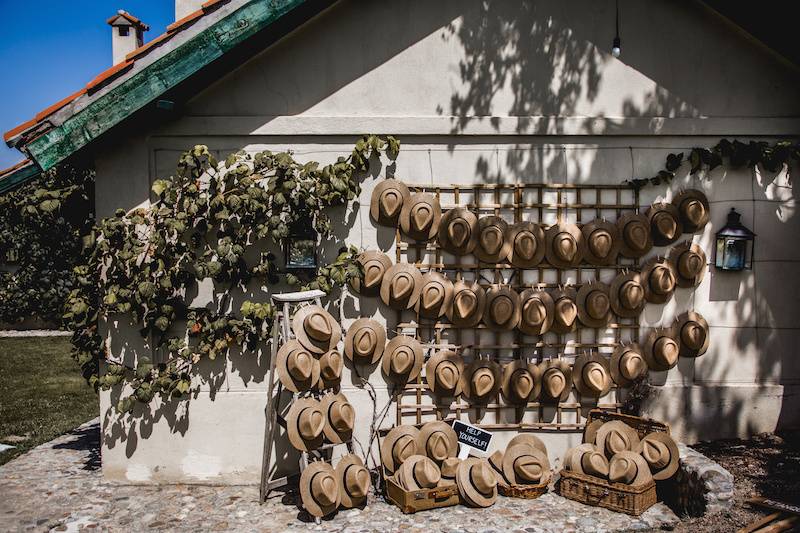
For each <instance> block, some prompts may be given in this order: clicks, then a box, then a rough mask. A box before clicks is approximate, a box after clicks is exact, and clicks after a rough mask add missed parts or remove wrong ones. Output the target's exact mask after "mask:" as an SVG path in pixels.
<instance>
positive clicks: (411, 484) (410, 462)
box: [396, 455, 441, 492]
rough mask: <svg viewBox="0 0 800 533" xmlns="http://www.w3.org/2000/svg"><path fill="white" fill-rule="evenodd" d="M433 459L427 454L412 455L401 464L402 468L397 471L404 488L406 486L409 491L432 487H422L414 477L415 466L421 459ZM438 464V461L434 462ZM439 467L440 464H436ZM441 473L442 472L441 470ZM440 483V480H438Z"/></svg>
mask: <svg viewBox="0 0 800 533" xmlns="http://www.w3.org/2000/svg"><path fill="white" fill-rule="evenodd" d="M425 460H428V461H431V459H430V457H428V456H427V455H412V456H411V457H409V458H408V459H406V460H405V462H403V464H402V465H400V469H399V470H398V471H397V474H396V476H397V479H398V480H399V481H400V482H401V483H402V485H403V488H405V489H406V490H407V491H409V492H413V491H415V490H420V489H423V488H432V487H421V486H420V485H419V483H417V479H416V478H415V477H414V467H415V466H416V464H417V463H419V462H420V461H425ZM433 464H434V465H436V463H435V462H434V463H433ZM436 468H437V469H438V468H439V467H438V465H437V466H436ZM440 475H441V472H440ZM437 483H438V481H437Z"/></svg>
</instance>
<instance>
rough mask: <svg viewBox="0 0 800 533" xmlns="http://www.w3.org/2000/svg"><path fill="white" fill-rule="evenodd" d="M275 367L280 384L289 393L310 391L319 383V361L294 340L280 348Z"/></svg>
mask: <svg viewBox="0 0 800 533" xmlns="http://www.w3.org/2000/svg"><path fill="white" fill-rule="evenodd" d="M275 366H276V367H277V370H278V378H279V379H280V380H281V383H282V384H283V386H284V387H286V389H287V390H289V391H291V392H301V391H307V390H310V389H311V388H312V387H313V386H314V385H316V384H317V382H318V381H319V373H320V367H319V360H318V359H317V358H316V357H314V356H313V355H312V354H311V352H309V351H308V350H306V349H305V348H303V345H302V344H300V343H299V342H298V341H297V340H296V339H291V340H288V341H286V343H284V345H283V346H281V348H280V349H279V350H278V358H277V361H276V363H275Z"/></svg>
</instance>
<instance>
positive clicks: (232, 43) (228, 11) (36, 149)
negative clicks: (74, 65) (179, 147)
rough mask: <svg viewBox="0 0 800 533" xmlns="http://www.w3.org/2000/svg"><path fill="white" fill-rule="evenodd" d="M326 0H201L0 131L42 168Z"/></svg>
mask: <svg viewBox="0 0 800 533" xmlns="http://www.w3.org/2000/svg"><path fill="white" fill-rule="evenodd" d="M334 1H335V0H209V1H207V2H206V3H204V4H202V6H201V8H200V9H198V10H197V11H195V12H193V13H190V14H189V15H187V16H186V17H184V18H182V19H180V20H178V21H176V22H174V23H172V24H170V25H169V26H167V29H166V31H165V33H163V34H162V35H160V36H158V37H156V38H155V39H153V40H151V41H149V42H147V43H145V44H144V45H143V46H141V47H139V48H137V49H136V50H134V51H133V52H131V53H130V54H128V55H127V56H126V57H125V60H124V61H122V62H120V63H117V64H116V65H114V66H112V67H111V68H109V69H106V70H105V71H103V72H101V73H100V74H99V75H98V76H97V77H95V78H94V79H93V80H92V81H90V82H89V83H88V84H87V85H86V86H85V87H84V88H83V89H81V90H80V91H78V92H76V93H74V94H72V95H70V96H68V97H66V98H64V99H63V100H60V101H59V102H56V103H55V104H53V105H51V106H50V107H48V108H46V109H44V110H42V111H41V112H39V113H37V114H36V116H35V117H34V118H33V119H31V120H29V121H27V122H24V123H22V124H20V125H18V126H17V127H15V128H13V129H11V130H9V131H7V132H6V133H5V134H4V136H3V138H4V140H5V142H6V144H8V145H9V146H11V147H16V148H18V149H20V150H21V151H22V152H24V153H25V154H27V155H28V157H29V159H30V160H31V161H32V162H33V164H34V165H35V166H37V167H38V168H40V169H42V170H47V169H50V168H52V167H53V166H55V165H57V164H58V163H60V162H61V161H63V160H64V159H66V158H67V157H69V156H70V155H72V154H73V153H75V152H77V151H78V150H80V149H82V148H84V147H86V146H87V145H89V144H91V143H92V142H93V141H95V140H96V139H97V138H99V137H100V136H101V135H103V134H104V133H106V132H108V131H109V130H111V129H112V128H114V127H115V126H117V125H118V124H120V123H121V122H122V121H123V120H125V119H127V118H129V117H131V116H132V115H134V114H135V113H137V112H139V111H140V110H142V109H143V108H145V106H147V105H148V104H150V103H152V102H154V101H156V100H158V99H159V97H161V96H163V95H165V94H167V93H169V92H170V91H172V90H173V89H176V88H177V87H178V86H179V85H180V84H181V83H182V82H184V81H186V80H188V79H189V78H190V77H192V76H194V75H196V74H198V73H199V72H200V71H201V70H202V69H204V68H206V67H208V66H209V65H211V64H212V63H214V62H216V61H217V60H218V59H220V58H221V57H222V56H224V55H226V54H228V53H230V52H232V51H233V50H234V49H237V47H239V48H241V46H240V45H244V43H245V42H246V41H248V40H249V39H250V38H252V37H254V36H256V35H268V36H269V35H270V32H271V30H274V31H275V35H274V36H273V37H275V40H277V38H279V37H281V36H282V35H285V34H286V33H288V32H289V31H291V30H292V29H294V28H295V27H297V26H299V25H300V24H302V23H304V22H305V21H306V20H308V19H309V18H310V17H311V16H313V15H315V14H317V13H319V12H320V11H322V10H323V9H324V8H326V7H328V6H329V5H331V4H332V3H334ZM118 16H127V17H130V19H133V20H135V21H138V19H136V18H135V17H133V16H131V15H129V14H127V13H126V14H125V15H122V14H120V15H118ZM114 18H116V17H112V19H114ZM112 19H109V23H111V22H112ZM130 19H128V20H130ZM138 22H139V24H141V21H138ZM256 51H257V50H253V51H252V53H255V52H256ZM233 66H236V65H233V64H232V66H231V68H232V67H233ZM193 89H194V91H195V92H196V91H197V90H198V87H194V88H193Z"/></svg>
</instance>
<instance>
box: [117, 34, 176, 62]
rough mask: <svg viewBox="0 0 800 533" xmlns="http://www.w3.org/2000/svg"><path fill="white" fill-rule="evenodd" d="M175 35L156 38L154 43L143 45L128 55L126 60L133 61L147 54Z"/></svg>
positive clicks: (162, 35) (149, 42) (163, 35)
mask: <svg viewBox="0 0 800 533" xmlns="http://www.w3.org/2000/svg"><path fill="white" fill-rule="evenodd" d="M173 35H174V34H173V33H162V34H161V35H159V36H158V37H156V38H155V39H153V40H152V41H148V42H147V43H145V44H143V45H142V46H140V47H139V48H137V49H136V50H134V51H133V52H131V53H130V54H128V55H126V56H125V59H126V60H127V61H133V60H134V59H136V58H138V57H141V56H143V55H145V54H146V53H147V52H149V51H150V49H151V48H153V47H154V46H156V45H159V44H161V43H162V42H164V41H166V40H167V39H169V38H170V37H172V36H173Z"/></svg>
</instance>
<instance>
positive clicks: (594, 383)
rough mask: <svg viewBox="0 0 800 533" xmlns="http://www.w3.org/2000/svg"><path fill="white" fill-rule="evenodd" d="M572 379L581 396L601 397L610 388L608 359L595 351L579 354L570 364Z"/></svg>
mask: <svg viewBox="0 0 800 533" xmlns="http://www.w3.org/2000/svg"><path fill="white" fill-rule="evenodd" d="M572 380H573V383H574V384H575V388H576V389H578V392H580V393H581V396H587V397H592V398H601V397H603V396H605V395H606V394H608V391H609V390H610V389H611V373H610V372H609V369H608V359H606V358H605V357H602V356H601V355H599V354H598V353H597V352H591V353H589V354H581V355H579V356H578V357H576V358H575V363H574V364H573V365H572Z"/></svg>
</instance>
